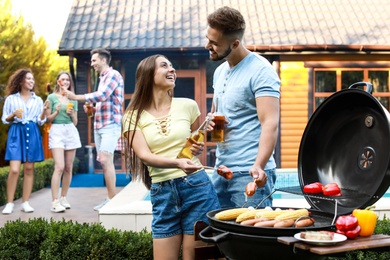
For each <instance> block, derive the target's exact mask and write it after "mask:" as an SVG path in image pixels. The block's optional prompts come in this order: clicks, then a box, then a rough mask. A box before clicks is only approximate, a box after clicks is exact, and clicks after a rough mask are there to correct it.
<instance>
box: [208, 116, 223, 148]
mask: <svg viewBox="0 0 390 260" xmlns="http://www.w3.org/2000/svg"><path fill="white" fill-rule="evenodd" d="M213 122H214V123H215V125H214V129H213V131H212V132H211V142H224V141H225V116H224V115H222V114H216V115H214V118H213Z"/></svg>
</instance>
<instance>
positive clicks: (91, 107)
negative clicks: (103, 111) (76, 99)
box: [85, 102, 93, 117]
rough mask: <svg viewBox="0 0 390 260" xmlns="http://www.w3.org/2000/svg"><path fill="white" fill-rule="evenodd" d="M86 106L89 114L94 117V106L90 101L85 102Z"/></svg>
mask: <svg viewBox="0 0 390 260" xmlns="http://www.w3.org/2000/svg"><path fill="white" fill-rule="evenodd" d="M85 106H86V107H87V116H88V117H93V106H92V105H91V104H89V103H88V102H85Z"/></svg>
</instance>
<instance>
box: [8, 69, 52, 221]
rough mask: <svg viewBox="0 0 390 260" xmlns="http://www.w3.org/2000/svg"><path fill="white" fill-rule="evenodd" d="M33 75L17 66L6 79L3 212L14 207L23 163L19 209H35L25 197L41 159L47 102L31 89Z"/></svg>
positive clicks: (42, 155)
mask: <svg viewBox="0 0 390 260" xmlns="http://www.w3.org/2000/svg"><path fill="white" fill-rule="evenodd" d="M34 84H35V81H34V76H33V73H32V71H31V70H30V69H28V68H27V69H19V70H17V71H16V72H15V73H14V74H13V75H12V76H11V77H10V79H9V81H8V85H7V90H8V96H7V98H6V99H5V103H4V107H3V115H2V117H1V121H2V122H3V123H4V124H9V125H10V127H9V130H8V139H7V147H6V152H5V160H8V161H9V163H10V171H9V174H8V179H7V201H8V203H7V204H6V206H5V208H4V209H3V212H2V213H3V214H11V213H12V212H13V210H14V203H13V201H14V196H15V191H16V185H17V182H18V177H19V173H20V167H21V165H22V163H23V164H24V167H23V169H24V172H23V173H24V176H23V194H22V205H21V207H22V211H24V212H34V209H33V208H32V207H31V206H30V204H29V202H28V200H29V198H30V195H31V191H32V187H33V183H34V163H35V162H40V161H43V160H44V154H43V147H42V136H41V132H40V130H39V126H41V125H43V124H44V123H45V121H46V116H45V114H46V111H45V110H46V109H47V107H48V105H49V102H45V104H43V101H42V99H41V98H40V97H38V96H37V95H36V94H35V93H34V92H33V89H34Z"/></svg>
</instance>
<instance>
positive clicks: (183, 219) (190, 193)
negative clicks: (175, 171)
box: [150, 170, 220, 238]
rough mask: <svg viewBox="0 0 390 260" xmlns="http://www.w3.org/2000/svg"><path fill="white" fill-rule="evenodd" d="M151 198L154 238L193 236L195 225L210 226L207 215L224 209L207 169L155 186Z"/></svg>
mask: <svg viewBox="0 0 390 260" xmlns="http://www.w3.org/2000/svg"><path fill="white" fill-rule="evenodd" d="M150 198H151V202H152V207H153V221H152V234H153V238H165V237H171V236H175V235H178V234H188V235H193V234H194V224H195V222H196V221H198V220H202V221H204V222H206V223H208V218H207V216H206V213H207V212H209V211H212V210H216V209H219V208H220V206H219V201H218V197H217V194H216V192H215V190H214V186H213V184H212V183H211V180H210V179H209V177H208V175H207V173H206V172H205V171H204V170H200V171H198V172H195V173H193V174H190V175H187V176H185V177H181V178H177V179H173V180H168V181H163V182H159V183H152V186H151V189H150Z"/></svg>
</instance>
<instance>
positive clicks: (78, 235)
mask: <svg viewBox="0 0 390 260" xmlns="http://www.w3.org/2000/svg"><path fill="white" fill-rule="evenodd" d="M389 231H390V220H389V219H387V218H386V216H385V217H384V219H383V220H378V224H377V227H376V229H375V234H385V235H390V233H389ZM0 259H23V260H25V259H50V260H55V259H72V260H73V259H88V260H97V259H114V260H115V259H133V260H138V259H139V260H148V259H153V242H152V234H151V232H148V231H146V230H143V231H141V232H133V231H119V230H116V229H110V230H106V229H105V228H104V227H103V226H102V225H100V224H99V223H92V224H91V223H90V224H79V223H73V222H72V221H64V220H63V221H53V220H50V221H48V220H45V219H43V218H38V219H30V220H29V221H28V222H24V221H21V220H17V221H13V222H12V221H8V222H7V223H6V224H5V225H4V227H2V228H0ZM321 259H326V260H342V259H345V260H365V259H375V260H376V259H379V260H381V259H383V260H385V259H386V260H387V259H390V250H389V248H381V249H370V250H358V251H350V252H347V253H345V254H344V255H341V256H322V257H321Z"/></svg>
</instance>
